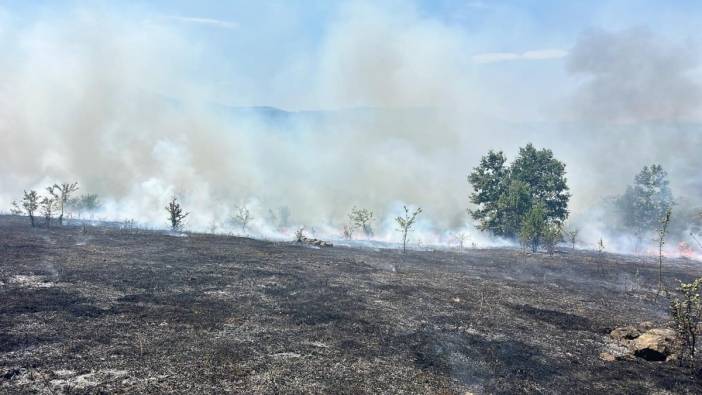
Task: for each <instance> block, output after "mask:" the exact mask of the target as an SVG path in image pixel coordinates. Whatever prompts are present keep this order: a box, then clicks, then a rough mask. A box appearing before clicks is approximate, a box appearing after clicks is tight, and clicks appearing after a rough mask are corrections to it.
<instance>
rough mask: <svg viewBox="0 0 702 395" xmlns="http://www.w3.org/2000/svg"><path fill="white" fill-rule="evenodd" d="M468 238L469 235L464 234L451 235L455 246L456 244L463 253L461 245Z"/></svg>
mask: <svg viewBox="0 0 702 395" xmlns="http://www.w3.org/2000/svg"><path fill="white" fill-rule="evenodd" d="M469 238H470V235H468V234H466V233H465V232H457V233H454V234H453V239H454V240H455V242H456V244H458V249H459V250H461V251H463V245H464V244H465V243H466V240H468V239H469Z"/></svg>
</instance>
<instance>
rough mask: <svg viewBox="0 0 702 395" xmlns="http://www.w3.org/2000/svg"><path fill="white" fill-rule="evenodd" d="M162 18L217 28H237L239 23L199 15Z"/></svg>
mask: <svg viewBox="0 0 702 395" xmlns="http://www.w3.org/2000/svg"><path fill="white" fill-rule="evenodd" d="M164 19H169V20H172V21H176V22H183V23H194V24H198V25H205V26H209V27H214V28H218V29H227V30H234V29H237V28H239V24H238V23H237V22H233V21H225V20H221V19H214V18H199V17H190V16H172V15H169V16H165V17H164Z"/></svg>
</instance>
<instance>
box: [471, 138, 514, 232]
mask: <svg viewBox="0 0 702 395" xmlns="http://www.w3.org/2000/svg"><path fill="white" fill-rule="evenodd" d="M506 162H507V158H506V157H505V155H504V154H503V153H502V151H500V152H495V151H493V150H490V151H488V153H487V155H485V156H483V157H482V158H481V159H480V165H478V166H477V167H476V168H474V169H473V171H472V172H471V173H470V174H469V175H468V182H469V183H470V184H471V185H472V186H473V193H471V195H470V201H471V203H473V204H476V205H478V208H476V209H475V210H470V211H469V213H470V214H471V216H472V217H473V219H475V220H477V221H479V222H480V225H479V228H480V230H490V231H492V232H493V233H495V234H498V235H501V234H502V229H503V228H504V227H503V226H502V223H501V221H500V218H499V213H500V210H499V207H498V201H499V199H500V197H501V196H502V195H503V193H504V192H505V189H506V186H507V184H506V182H507V180H508V179H509V169H507V167H506V166H505V163H506Z"/></svg>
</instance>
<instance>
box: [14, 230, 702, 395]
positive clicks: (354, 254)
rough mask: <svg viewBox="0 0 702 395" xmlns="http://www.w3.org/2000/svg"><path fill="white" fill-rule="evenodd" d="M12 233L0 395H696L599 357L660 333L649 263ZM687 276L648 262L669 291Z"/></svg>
mask: <svg viewBox="0 0 702 395" xmlns="http://www.w3.org/2000/svg"><path fill="white" fill-rule="evenodd" d="M27 222H28V221H27V219H26V218H20V217H10V216H4V217H0V393H2V392H7V393H57V392H58V393H60V392H71V393H103V392H108V393H145V392H150V393H188V394H190V393H227V392H230V393H339V394H343V393H441V394H446V393H460V394H463V393H467V392H470V393H475V394H482V393H510V394H512V393H530V394H531V393H609V394H611V393H637V394H645V393H702V381H701V380H700V379H698V378H696V377H694V376H692V375H691V374H690V371H689V370H688V369H686V368H681V367H678V366H677V365H675V364H672V363H666V362H650V361H645V360H642V359H634V360H631V361H629V360H627V361H622V360H610V361H604V360H602V359H601V358H600V357H599V356H600V354H601V353H602V352H603V351H605V349H606V346H607V343H608V334H609V332H610V331H611V330H612V329H614V328H616V327H621V326H626V325H636V324H637V323H640V322H642V321H651V322H652V323H653V324H654V325H658V326H664V325H665V324H666V321H667V320H668V316H667V313H666V305H667V302H666V300H665V298H661V297H659V298H656V284H657V270H658V268H657V265H656V263H655V261H654V259H653V258H640V257H631V256H620V255H612V254H600V253H597V252H588V251H570V250H569V249H563V250H562V251H559V253H558V254H556V255H555V256H553V257H549V256H547V255H542V254H528V255H526V254H523V253H522V252H521V251H519V250H516V249H467V250H464V251H409V252H408V253H407V254H406V255H403V254H402V253H400V252H399V251H396V250H381V249H378V250H371V249H359V248H355V249H354V248H346V247H332V248H322V249H317V248H310V247H305V246H301V245H299V244H297V243H281V242H277V243H276V242H267V241H258V240H252V239H246V238H237V237H229V236H217V235H202V234H188V235H185V237H175V236H174V235H169V234H165V233H159V232H139V233H136V232H133V231H129V232H125V231H120V230H119V229H115V228H113V227H109V226H104V227H89V228H88V229H87V234H85V233H83V231H82V228H81V227H79V226H64V227H55V228H52V229H45V228H36V229H32V228H30V227H29V226H28V223H27ZM637 273H638V274H637ZM700 275H702V265H701V264H700V263H699V262H696V261H692V260H684V259H666V260H665V261H664V280H665V283H666V285H667V286H668V287H674V286H675V285H676V281H675V280H676V279H680V280H690V279H692V278H693V277H695V276H700Z"/></svg>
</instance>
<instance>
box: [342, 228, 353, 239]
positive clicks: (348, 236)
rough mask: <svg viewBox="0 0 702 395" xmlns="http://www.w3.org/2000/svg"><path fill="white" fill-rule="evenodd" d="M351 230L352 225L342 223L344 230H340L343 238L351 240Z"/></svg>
mask: <svg viewBox="0 0 702 395" xmlns="http://www.w3.org/2000/svg"><path fill="white" fill-rule="evenodd" d="M353 230H354V227H353V225H349V224H344V230H343V231H342V234H341V235H342V236H343V237H344V239H346V240H351V239H353Z"/></svg>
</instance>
